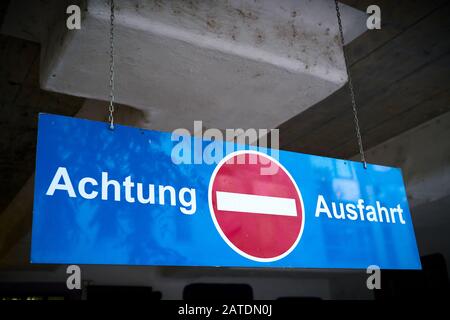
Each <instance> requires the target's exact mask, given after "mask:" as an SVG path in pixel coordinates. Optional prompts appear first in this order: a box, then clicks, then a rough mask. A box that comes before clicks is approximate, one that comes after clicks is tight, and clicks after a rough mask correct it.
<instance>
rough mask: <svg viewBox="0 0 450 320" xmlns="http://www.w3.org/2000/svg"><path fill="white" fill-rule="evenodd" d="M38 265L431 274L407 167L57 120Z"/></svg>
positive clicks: (48, 120) (42, 154)
mask: <svg viewBox="0 0 450 320" xmlns="http://www.w3.org/2000/svg"><path fill="white" fill-rule="evenodd" d="M31 260H32V263H56V264H122V265H161V266H227V267H270V268H273V267H288V268H367V267H368V266H370V265H377V266H379V267H380V268H384V269H420V268H421V265H420V260H419V254H418V250H417V245H416V240H415V236H414V229H413V224H412V221H411V214H410V211H409V208H408V202H407V197H406V192H405V188H404V184H403V179H402V174H401V171H400V169H398V168H391V167H385V166H378V165H371V164H369V165H368V167H367V169H364V168H363V166H362V164H361V163H359V162H352V161H348V160H337V159H331V158H326V157H319V156H312V155H306V154H301V153H293V152H287V151H275V150H272V149H258V150H256V149H255V147H250V146H243V145H237V144H233V143H228V142H222V141H209V140H207V139H203V140H202V139H200V138H194V137H190V136H182V135H174V134H172V133H168V132H157V131H151V130H142V129H138V128H132V127H127V126H120V125H117V126H116V127H115V129H114V130H109V129H108V126H107V124H105V123H103V122H95V121H88V120H80V119H75V118H70V117H63V116H55V115H49V114H41V115H40V116H39V130H38V145H37V156H36V175H35V194H34V210H33V230H32V250H31Z"/></svg>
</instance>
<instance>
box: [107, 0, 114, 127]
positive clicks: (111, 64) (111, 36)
mask: <svg viewBox="0 0 450 320" xmlns="http://www.w3.org/2000/svg"><path fill="white" fill-rule="evenodd" d="M110 5H111V14H110V18H109V21H110V24H109V108H108V110H109V118H108V121H109V128H110V129H111V130H113V129H114V18H115V16H114V0H110Z"/></svg>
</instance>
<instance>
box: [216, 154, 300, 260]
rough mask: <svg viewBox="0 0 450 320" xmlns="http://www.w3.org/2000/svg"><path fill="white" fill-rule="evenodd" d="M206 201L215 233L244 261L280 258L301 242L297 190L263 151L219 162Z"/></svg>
mask: <svg viewBox="0 0 450 320" xmlns="http://www.w3.org/2000/svg"><path fill="white" fill-rule="evenodd" d="M269 167H270V168H272V170H267V169H268V168H269ZM268 173H271V174H268ZM208 200H209V207H210V211H211V216H212V219H213V221H214V224H215V226H216V228H217V230H218V232H219V234H220V235H221V236H222V238H223V239H224V241H225V242H226V243H227V244H228V245H229V246H230V247H231V248H232V249H233V250H234V251H236V252H237V253H239V254H240V255H242V256H244V257H246V258H248V259H251V260H255V261H259V262H271V261H276V260H279V259H281V258H284V257H285V256H287V255H288V254H289V253H290V252H291V251H292V250H294V248H295V246H296V245H297V243H298V242H299V240H300V237H301V234H302V231H303V226H304V222H305V218H304V209H303V200H302V197H301V194H300V190H299V189H298V186H297V184H296V183H295V181H294V179H293V178H292V176H291V175H290V174H289V172H288V171H287V170H286V169H285V168H284V167H283V166H282V165H281V164H280V163H279V162H278V161H277V160H276V159H274V158H272V157H270V156H268V155H266V154H264V153H261V152H257V151H252V150H245V151H236V152H234V153H231V154H229V155H227V156H226V157H225V158H224V159H222V161H221V162H220V163H219V164H218V165H217V167H216V169H215V170H214V172H213V174H212V175H211V180H210V183H209V193H208Z"/></svg>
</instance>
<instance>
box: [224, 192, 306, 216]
mask: <svg viewBox="0 0 450 320" xmlns="http://www.w3.org/2000/svg"><path fill="white" fill-rule="evenodd" d="M216 197H217V209H218V210H224V211H235V212H248V213H258V214H273V215H277V216H291V217H295V216H297V208H296V205H295V199H291V198H281V197H268V196H259V195H254V194H245V193H234V192H223V191H216Z"/></svg>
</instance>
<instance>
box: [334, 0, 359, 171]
mask: <svg viewBox="0 0 450 320" xmlns="http://www.w3.org/2000/svg"><path fill="white" fill-rule="evenodd" d="M334 4H335V6H336V15H337V20H338V25H339V34H340V38H341V45H342V51H343V53H344V62H345V69H346V71H347V78H348V88H349V91H350V97H351V100H352V109H353V120H354V122H355V129H356V139H357V141H358V147H359V154H360V156H361V162H362V163H363V165H364V169H367V162H366V156H365V154H364V148H363V142H362V137H361V130H360V128H359V120H358V108H357V107H356V99H355V92H354V89H353V81H352V77H351V76H350V72H349V70H348V64H347V62H348V59H347V55H346V53H345V50H344V32H343V29H342V22H341V13H340V11H339V4H338V1H337V0H334Z"/></svg>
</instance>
